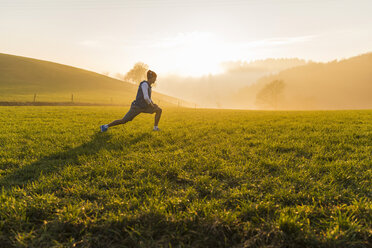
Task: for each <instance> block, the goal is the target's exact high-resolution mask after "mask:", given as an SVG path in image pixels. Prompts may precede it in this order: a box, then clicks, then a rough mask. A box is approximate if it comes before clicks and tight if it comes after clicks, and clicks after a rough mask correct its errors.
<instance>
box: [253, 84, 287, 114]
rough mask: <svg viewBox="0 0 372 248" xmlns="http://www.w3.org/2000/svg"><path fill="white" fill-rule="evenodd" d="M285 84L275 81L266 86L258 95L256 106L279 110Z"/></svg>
mask: <svg viewBox="0 0 372 248" xmlns="http://www.w3.org/2000/svg"><path fill="white" fill-rule="evenodd" d="M284 87H285V84H284V82H283V81H282V80H274V81H272V82H271V83H268V84H266V85H265V87H263V88H262V90H260V91H259V92H258V93H257V95H256V104H257V105H259V106H261V107H264V108H271V109H277V108H278V104H279V102H280V101H281V100H282V96H283V91H284Z"/></svg>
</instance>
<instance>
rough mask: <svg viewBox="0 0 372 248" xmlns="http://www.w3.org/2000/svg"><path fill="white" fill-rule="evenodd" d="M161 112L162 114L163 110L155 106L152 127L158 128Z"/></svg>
mask: <svg viewBox="0 0 372 248" xmlns="http://www.w3.org/2000/svg"><path fill="white" fill-rule="evenodd" d="M162 112H163V110H162V109H161V108H159V107H158V106H157V105H156V110H155V124H154V127H157V126H158V124H159V121H160V117H161V113H162Z"/></svg>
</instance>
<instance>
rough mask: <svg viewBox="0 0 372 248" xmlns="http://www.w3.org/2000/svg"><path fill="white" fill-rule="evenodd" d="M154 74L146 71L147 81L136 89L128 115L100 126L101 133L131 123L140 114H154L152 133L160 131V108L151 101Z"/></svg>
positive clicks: (154, 79)
mask: <svg viewBox="0 0 372 248" xmlns="http://www.w3.org/2000/svg"><path fill="white" fill-rule="evenodd" d="M156 77H157V75H156V73H155V72H153V71H150V70H149V71H147V81H142V82H141V83H140V85H139V87H138V91H137V97H136V100H134V101H133V102H132V105H131V107H130V109H129V111H128V113H127V114H126V115H125V116H124V117H123V119H120V120H116V121H113V122H111V123H110V124H106V125H102V126H101V132H106V131H107V129H108V128H109V127H113V126H116V125H120V124H125V123H127V122H128V121H131V120H133V119H134V117H136V116H137V115H139V114H140V113H148V114H153V113H155V124H154V129H153V130H154V131H160V129H159V128H158V124H159V120H160V116H161V112H162V110H161V108H159V106H158V105H156V104H154V103H153V102H152V100H151V85H152V84H154V83H155V81H156Z"/></svg>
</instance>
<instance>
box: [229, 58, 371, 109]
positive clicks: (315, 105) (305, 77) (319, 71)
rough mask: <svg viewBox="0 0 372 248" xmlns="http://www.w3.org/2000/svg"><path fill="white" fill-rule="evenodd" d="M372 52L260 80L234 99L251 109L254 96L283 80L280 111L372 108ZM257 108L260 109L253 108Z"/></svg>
mask: <svg viewBox="0 0 372 248" xmlns="http://www.w3.org/2000/svg"><path fill="white" fill-rule="evenodd" d="M371 68H372V53H368V54H364V55H360V56H357V57H353V58H350V59H345V60H341V61H333V62H329V63H310V64H308V65H304V66H299V67H295V68H292V69H288V70H284V71H282V72H280V73H278V74H275V75H271V76H268V77H264V78H262V79H260V80H259V81H258V82H257V83H256V84H254V85H252V86H250V87H247V88H245V89H243V90H241V92H240V93H239V94H238V95H237V96H235V99H239V100H238V101H239V102H240V103H241V104H243V105H244V104H245V106H249V107H253V106H254V104H255V99H256V95H257V93H258V92H259V91H260V90H261V89H262V88H263V87H264V86H265V85H266V84H268V83H270V82H272V81H274V80H283V81H284V83H285V88H284V92H283V94H282V96H281V98H280V102H279V108H282V109H371V108H372V69H371ZM256 107H260V106H256Z"/></svg>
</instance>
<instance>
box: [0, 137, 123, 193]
mask: <svg viewBox="0 0 372 248" xmlns="http://www.w3.org/2000/svg"><path fill="white" fill-rule="evenodd" d="M110 138H111V136H110V135H109V134H101V133H97V134H95V135H93V136H92V138H91V140H90V141H89V142H87V143H83V144H81V145H80V146H78V147H75V148H72V149H70V150H67V151H62V152H58V153H54V154H51V155H48V156H46V157H42V158H40V159H39V160H37V161H35V162H33V163H31V164H29V165H25V166H22V167H20V168H18V169H16V170H15V171H14V172H12V173H10V174H9V175H5V176H4V177H2V178H0V188H3V189H6V190H10V189H11V188H12V187H25V186H26V185H27V184H28V183H30V182H34V181H36V180H38V179H39V177H40V176H41V175H49V174H52V173H56V172H58V171H60V170H62V169H63V168H64V167H65V166H66V165H68V164H77V163H78V161H79V156H82V155H88V156H89V155H93V154H96V153H97V152H99V151H100V150H101V149H106V150H113V149H116V148H117V146H115V144H112V143H109V142H108V141H109V140H110Z"/></svg>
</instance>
